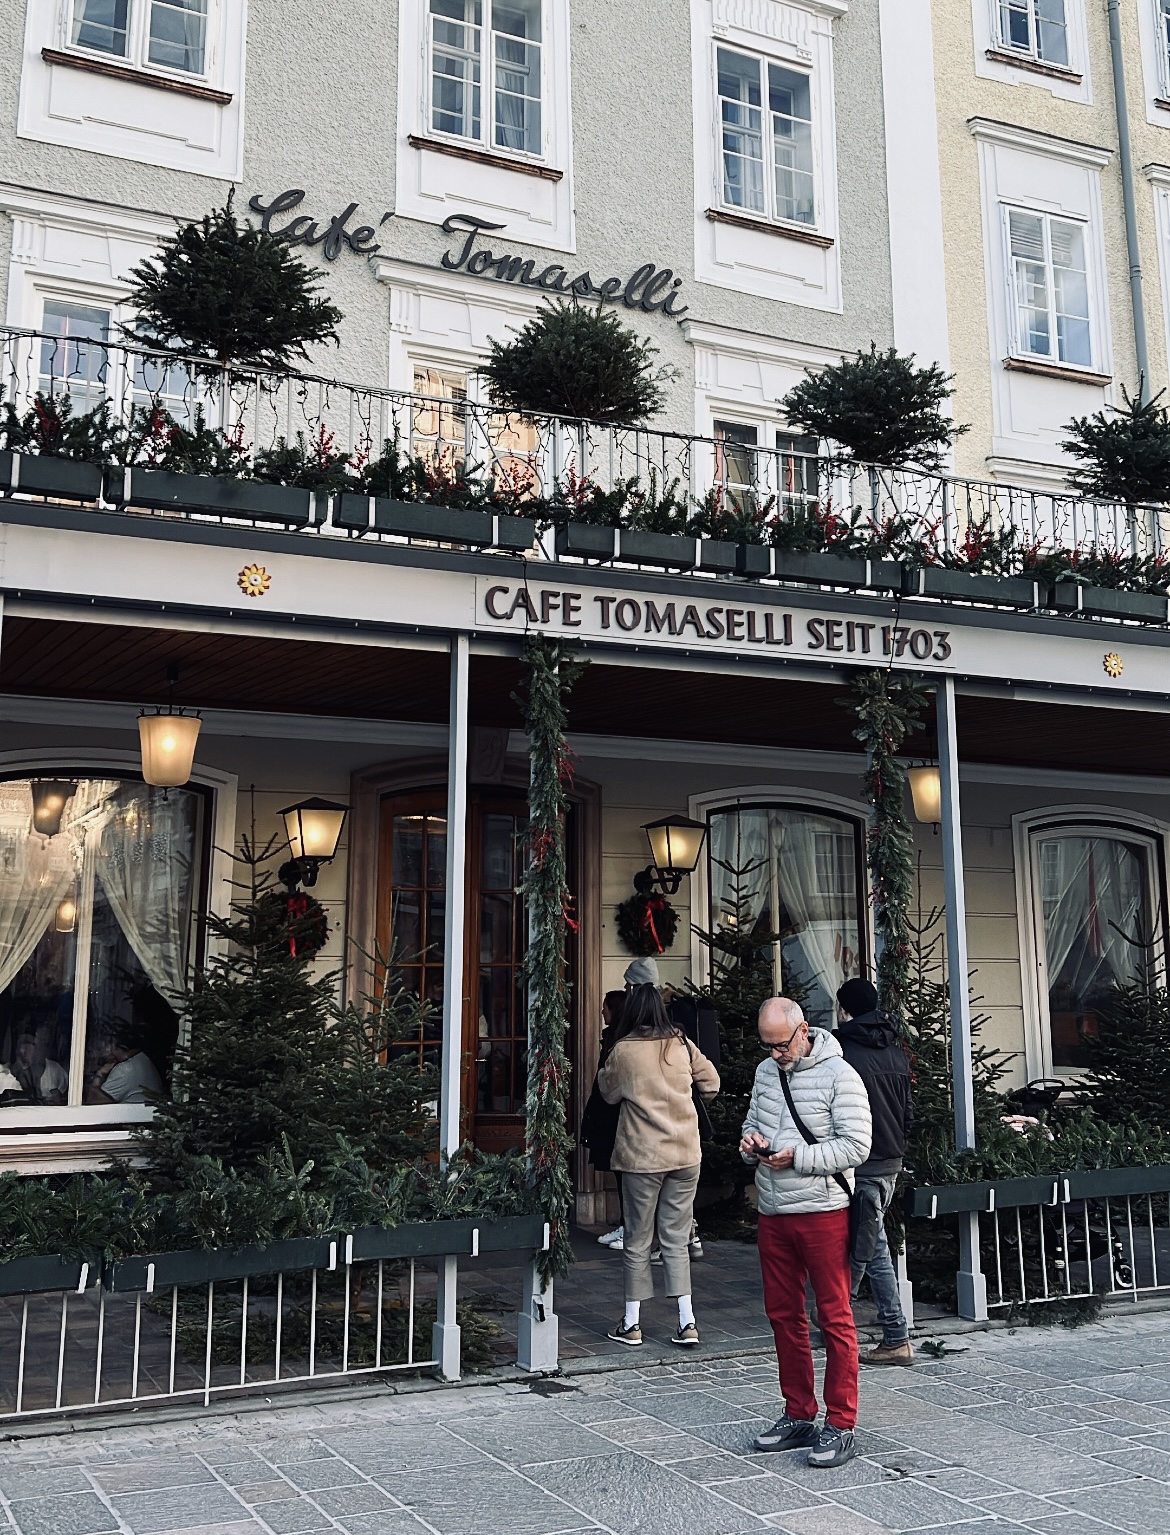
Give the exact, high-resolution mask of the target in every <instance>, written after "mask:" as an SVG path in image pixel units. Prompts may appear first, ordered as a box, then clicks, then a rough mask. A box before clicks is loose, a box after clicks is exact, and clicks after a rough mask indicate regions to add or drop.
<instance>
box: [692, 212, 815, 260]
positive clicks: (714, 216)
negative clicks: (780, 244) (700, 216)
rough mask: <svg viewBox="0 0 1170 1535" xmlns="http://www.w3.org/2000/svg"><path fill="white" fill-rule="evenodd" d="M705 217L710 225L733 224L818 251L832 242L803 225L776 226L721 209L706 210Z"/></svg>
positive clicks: (739, 227) (764, 220)
mask: <svg viewBox="0 0 1170 1535" xmlns="http://www.w3.org/2000/svg"><path fill="white" fill-rule="evenodd" d="M707 217H708V218H709V219H710V220H711V222H712V224H734V225H735V226H736V228H738V229H754V230H756V231H757V232H758V233H759V234H763V235H779V236H780V238H781V239H784V240H800V241H802V242H803V243H804V244H805V245H815V246H817V247H818V248H819V249H820V250H830V249H831V248H832V246H833V244H834V241H833V239H832V237H831V236H830V235H819V234H817V232H816V230H815V229H806V228H805V227H804V225H803V224H776V223H773V222H772V221H771V220H770V219H754V218H752V217H751V216H750V214H747V213H727V212H725V211H724V209H722V208H708V209H707Z"/></svg>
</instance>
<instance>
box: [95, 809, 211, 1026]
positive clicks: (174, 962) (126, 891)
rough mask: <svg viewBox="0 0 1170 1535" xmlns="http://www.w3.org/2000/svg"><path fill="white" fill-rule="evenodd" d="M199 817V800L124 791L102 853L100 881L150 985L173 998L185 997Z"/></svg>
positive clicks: (105, 832) (103, 837)
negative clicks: (176, 996) (194, 857)
mask: <svg viewBox="0 0 1170 1535" xmlns="http://www.w3.org/2000/svg"><path fill="white" fill-rule="evenodd" d="M195 815H196V804H195V799H194V796H193V795H190V794H184V793H183V792H182V791H181V790H173V789H172V790H171V791H170V792H169V794H166V795H164V794H163V792H162V791H161V790H159V789H151V788H148V787H147V786H146V785H144V784H127V785H123V787H122V788H121V789H120V790H119V791H118V793H117V794H116V795H115V796H114V798H113V800H112V801H111V804H110V813H109V814H108V816H107V818H106V820H105V822H104V824H103V826H102V830H101V841H100V844H99V847H98V858H97V875H98V878H99V879H100V881H101V884H102V889H103V890H104V891H105V894H106V899H107V900H108V901H109V903H110V906H111V908H112V910H113V913H114V916H115V917H116V918H117V919H118V925H119V927H120V928H121V929H122V931H123V933H125V935H126V940H127V942H128V943H129V945H130V947H131V948H132V949H133V950H134V953H135V956H136V957H137V959H138V962H139V964H140V965H141V966H142V968H143V969H144V970H145V971H146V974H147V975H148V976H149V978H150V981H151V984H152V985H153V986H154V988H155V990H156V991H157V992H159V993H160V995H162V996H164V997H167V998H173V997H174V996H175V995H176V993H178V992H181V991H182V990H183V989H184V987H185V985H186V980H187V956H188V952H189V946H190V933H191V911H192V903H193V899H194V867H193V860H192V850H193V848H194V845H195Z"/></svg>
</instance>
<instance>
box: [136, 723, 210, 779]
mask: <svg viewBox="0 0 1170 1535" xmlns="http://www.w3.org/2000/svg"><path fill="white" fill-rule="evenodd" d="M202 723H203V721H202V720H201V719H200V717H199V715H198V714H185V713H184V712H183V711H182V710H181V709H169V708H168V709H156V710H155V711H153V712H151V711H149V710H146V709H144V710H143V711H142V713H141V714H140V715H139V716H138V739H139V742H140V744H141V747H142V776H143V778H145V780H146V782H147V783H148V784H153V785H154V786H155V788H158V789H178V788H181V787H182V785H183V784H185V783H186V782H187V781H188V779H189V778H190V777H191V769H192V767H193V766H194V763H195V743H196V741H197V740H198V739H199V727H200V725H202Z"/></svg>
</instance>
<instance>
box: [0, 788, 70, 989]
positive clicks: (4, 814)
mask: <svg viewBox="0 0 1170 1535" xmlns="http://www.w3.org/2000/svg"><path fill="white" fill-rule="evenodd" d="M74 878H75V868H74V863H73V857H72V848H71V844H70V840H69V838H68V837H63V836H56V837H42V836H40V835H39V834H37V833H35V832H34V831H33V830H32V796H31V794H30V792H29V785H28V781H27V780H25V779H20V780H15V781H12V782H9V783H5V784H2V785H0V991H4V990H5V988H7V987H8V986H10V985H11V984H12V982H13V981H14V980H15V978H16V976H17V975H18V974H19V972H20V970H21V969H22V968H23V966H24V965H25V964H26V963H27V961H28V959H29V957H30V956H31V954H32V952H33V950H34V949H35V948H36V946H37V944H38V943H39V942H40V941H41V938H42V937H43V936H44V933H45V930H46V929H47V928H48V926H49V924H50V922H52V920H53V916H54V914H55V912H56V910H57V906H58V903H59V902H60V901H61V899H62V898H63V897H64V896H65V895H66V893H67V892H68V891H69V890H70V889H71V888H72V886H73V883H74Z"/></svg>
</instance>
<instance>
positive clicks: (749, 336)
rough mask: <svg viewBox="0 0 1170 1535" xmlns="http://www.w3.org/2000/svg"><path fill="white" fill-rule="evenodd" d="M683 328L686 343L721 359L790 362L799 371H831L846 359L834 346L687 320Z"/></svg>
mask: <svg viewBox="0 0 1170 1535" xmlns="http://www.w3.org/2000/svg"><path fill="white" fill-rule="evenodd" d="M679 329H680V330H681V331H682V334H683V339H684V341H688V342H689V343H690V344H691V345H692V346H693V347H695V348H696V349H698V348H701V347H704V348H708V349H709V350H710V351H711V352H715V353H718V354H719V356H721V357H750V358H752V359H763V360H764V361H766V362H775V363H788V364H790V365H792V366H793V367H796V368H827V367H831V366H832V364H833V363H837V362H840V361H841V357H842V354H841V352H840V351H837V350H835V349H834V348H833V347H828V346H814V345H812V344H811V343H809V342H807V341H788V340H784V339H782V338H780V337H778V336H763V335H760V334H759V333H758V332H757V331H747V330H732V329H731V327H730V326H727V325H716V324H714V323H713V322H712V321H710V320H691V319H685V320H683V322H682V324H681V325H680V327H679Z"/></svg>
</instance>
